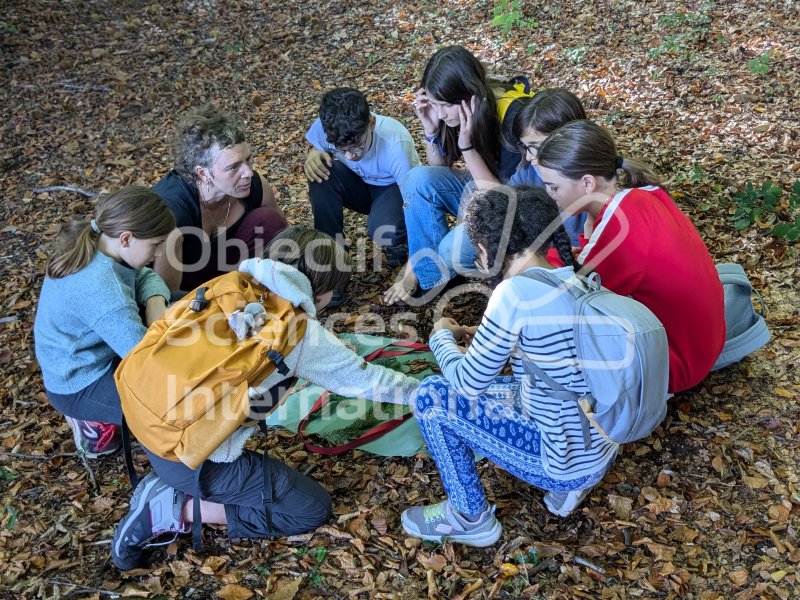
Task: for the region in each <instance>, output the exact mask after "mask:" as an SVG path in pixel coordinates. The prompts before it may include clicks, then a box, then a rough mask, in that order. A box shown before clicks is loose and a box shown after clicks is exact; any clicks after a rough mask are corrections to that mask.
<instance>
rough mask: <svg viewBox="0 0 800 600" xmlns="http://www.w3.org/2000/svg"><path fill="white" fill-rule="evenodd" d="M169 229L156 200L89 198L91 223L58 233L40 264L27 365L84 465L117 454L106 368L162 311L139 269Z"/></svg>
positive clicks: (157, 293) (168, 216)
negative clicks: (38, 373) (43, 267)
mask: <svg viewBox="0 0 800 600" xmlns="http://www.w3.org/2000/svg"><path fill="white" fill-rule="evenodd" d="M173 229H175V219H174V218H173V217H172V213H171V212H170V211H169V209H168V208H167V206H166V205H165V204H164V202H163V201H162V200H161V198H159V197H158V196H157V195H156V194H154V193H153V192H151V191H150V190H148V189H147V188H144V187H139V186H130V187H126V188H122V189H120V190H118V191H116V192H114V193H112V194H109V195H108V196H104V197H102V198H100V200H98V202H97V207H96V211H95V217H94V218H93V219H91V220H89V221H84V222H82V223H75V224H73V225H69V226H67V227H65V228H64V231H63V232H62V233H61V235H60V239H59V244H58V249H57V250H56V252H55V255H54V256H53V258H52V259H51V260H50V262H49V263H48V264H47V271H46V272H47V276H46V277H45V280H44V283H43V284H42V291H41V293H40V294H39V306H38V308H37V310H36V319H35V321H34V324H33V336H34V342H35V347H36V359H37V360H38V361H39V365H40V366H41V369H42V376H43V378H44V387H45V390H46V392H47V399H48V400H49V401H50V404H52V405H53V407H54V408H55V409H56V410H57V411H58V412H60V413H61V414H63V415H64V416H65V417H66V419H67V423H69V426H70V428H71V429H72V435H73V438H74V439H75V446H76V447H77V448H78V451H79V452H85V453H86V456H88V457H89V458H96V457H98V456H101V455H104V454H110V453H112V452H114V451H116V450H118V449H119V447H120V443H121V440H120V438H121V436H120V430H119V425H120V424H121V423H122V407H121V406H120V398H119V394H118V393H117V387H116V385H115V384H114V368H115V367H116V365H117V364H118V362H119V360H120V359H121V358H124V357H125V355H126V354H127V353H128V352H129V351H130V350H131V348H133V347H134V346H136V344H138V343H139V341H140V340H141V339H142V337H143V336H144V334H145V331H146V330H147V325H149V324H150V323H152V322H153V321H155V320H156V319H158V318H159V317H160V316H161V315H162V313H163V312H164V310H165V309H166V307H167V300H168V299H169V296H170V293H169V289H167V286H166V284H165V283H164V281H163V280H162V279H161V277H159V276H158V275H156V273H154V272H153V271H152V270H151V269H149V268H147V267H146V266H145V265H147V264H149V263H151V262H152V261H153V259H154V258H156V257H157V256H159V255H160V254H161V252H162V247H163V245H164V240H166V238H167V235H168V234H169V233H170V232H171V231H172V230H173ZM142 315H144V321H143V319H142Z"/></svg>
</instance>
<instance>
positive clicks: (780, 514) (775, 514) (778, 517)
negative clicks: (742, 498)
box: [767, 504, 789, 523]
mask: <svg viewBox="0 0 800 600" xmlns="http://www.w3.org/2000/svg"><path fill="white" fill-rule="evenodd" d="M767 514H768V515H769V518H770V519H772V520H773V521H780V522H781V523H783V522H785V521H788V520H789V509H788V508H786V507H785V506H784V505H783V504H773V505H772V506H770V507H769V510H767Z"/></svg>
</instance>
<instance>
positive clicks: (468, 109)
mask: <svg viewBox="0 0 800 600" xmlns="http://www.w3.org/2000/svg"><path fill="white" fill-rule="evenodd" d="M477 107H478V97H477V96H473V97H472V98H470V99H469V102H467V101H466V100H462V101H461V106H459V107H458V118H459V119H460V121H461V125H460V128H459V131H458V145H459V146H460V147H461V148H468V147H469V146H471V145H472V127H473V125H474V123H473V119H472V115H474V114H475V110H476V109H477Z"/></svg>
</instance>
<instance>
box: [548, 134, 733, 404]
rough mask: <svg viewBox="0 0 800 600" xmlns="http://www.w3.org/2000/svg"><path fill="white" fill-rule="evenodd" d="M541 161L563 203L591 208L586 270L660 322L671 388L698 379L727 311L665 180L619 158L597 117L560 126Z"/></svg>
mask: <svg viewBox="0 0 800 600" xmlns="http://www.w3.org/2000/svg"><path fill="white" fill-rule="evenodd" d="M536 159H537V162H538V169H539V173H540V175H541V176H542V180H543V181H544V183H545V185H546V186H547V191H548V193H549V194H550V196H551V197H552V198H553V199H554V200H555V201H556V203H557V204H558V206H559V207H560V208H561V209H562V210H563V211H565V212H567V213H570V214H577V213H588V215H589V223H590V225H589V229H591V232H587V235H589V236H590V237H589V240H588V243H586V245H585V247H584V248H583V251H582V252H581V255H580V257H579V260H580V261H581V262H582V263H583V264H584V268H588V269H591V270H594V271H596V272H597V273H598V274H599V275H600V276H601V279H602V283H603V285H604V286H605V287H607V288H608V289H610V290H612V291H614V292H616V293H618V294H620V295H623V296H631V297H633V298H634V299H636V300H638V301H639V302H641V303H642V304H644V305H645V306H647V308H649V309H650V310H651V311H653V314H655V315H656V316H657V317H658V319H659V320H660V321H661V323H662V324H663V325H664V328H665V329H666V331H667V338H668V341H669V352H670V365H669V371H670V385H669V391H670V392H671V393H676V392H680V391H682V390H686V389H689V388H691V387H693V386H695V385H697V384H698V383H700V382H701V381H702V380H703V379H704V378H705V377H706V375H708V373H709V372H710V370H711V368H712V366H713V365H714V362H715V361H716V360H717V358H718V357H719V354H720V352H721V351H722V346H723V344H724V343H725V314H724V298H723V291H722V284H721V283H720V280H719V276H718V275H717V271H716V269H715V267H714V261H713V260H712V258H711V255H710V254H709V252H708V249H707V248H706V246H705V244H704V243H703V240H702V239H701V238H700V234H699V233H698V232H697V229H696V228H695V227H694V225H693V224H692V222H691V221H690V220H689V218H688V217H687V216H686V215H685V214H683V212H681V210H680V209H679V208H678V207H677V206H676V205H675V203H674V202H673V201H672V199H671V198H670V197H669V195H668V194H667V192H666V191H664V189H662V188H661V187H659V183H660V181H659V178H658V176H657V175H656V174H655V173H653V171H652V170H651V169H650V168H649V167H647V166H646V165H645V164H644V163H641V162H639V161H636V160H632V159H629V158H623V157H622V156H620V155H619V153H618V151H617V147H616V144H615V143H614V139H613V138H612V137H611V135H610V134H609V133H608V132H607V131H606V130H605V129H603V128H602V127H600V126H598V125H596V124H595V123H592V122H591V121H585V120H583V121H574V122H572V123H569V124H567V125H564V126H563V127H561V128H560V129H557V130H556V131H555V132H554V133H552V134H551V135H549V136H548V137H547V139H545V140H544V142H542V144H541V146H540V148H539V152H538V155H537V157H536ZM584 241H585V240H584Z"/></svg>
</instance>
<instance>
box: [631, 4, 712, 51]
mask: <svg viewBox="0 0 800 600" xmlns="http://www.w3.org/2000/svg"><path fill="white" fill-rule="evenodd" d="M713 7H714V3H713V2H703V3H702V4H701V5H700V8H699V9H698V10H696V11H693V12H676V13H670V14H668V15H663V16H661V17H659V19H658V25H659V27H658V28H657V29H658V30H679V31H677V32H676V33H671V34H665V35H663V36H662V37H661V40H660V43H659V44H658V45H657V46H654V47H653V48H650V50H648V51H647V54H646V56H647V58H648V59H653V58H656V57H657V56H660V55H661V54H674V55H676V56H678V58H680V59H681V60H687V61H690V62H693V61H694V60H695V58H696V55H695V53H694V52H693V51H692V47H693V45H694V44H695V43H696V42H697V41H698V40H700V38H701V36H703V35H705V34H706V33H707V32H708V29H709V25H710V24H711V17H709V16H708V12H709V11H710V10H711V9H712V8H713Z"/></svg>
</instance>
